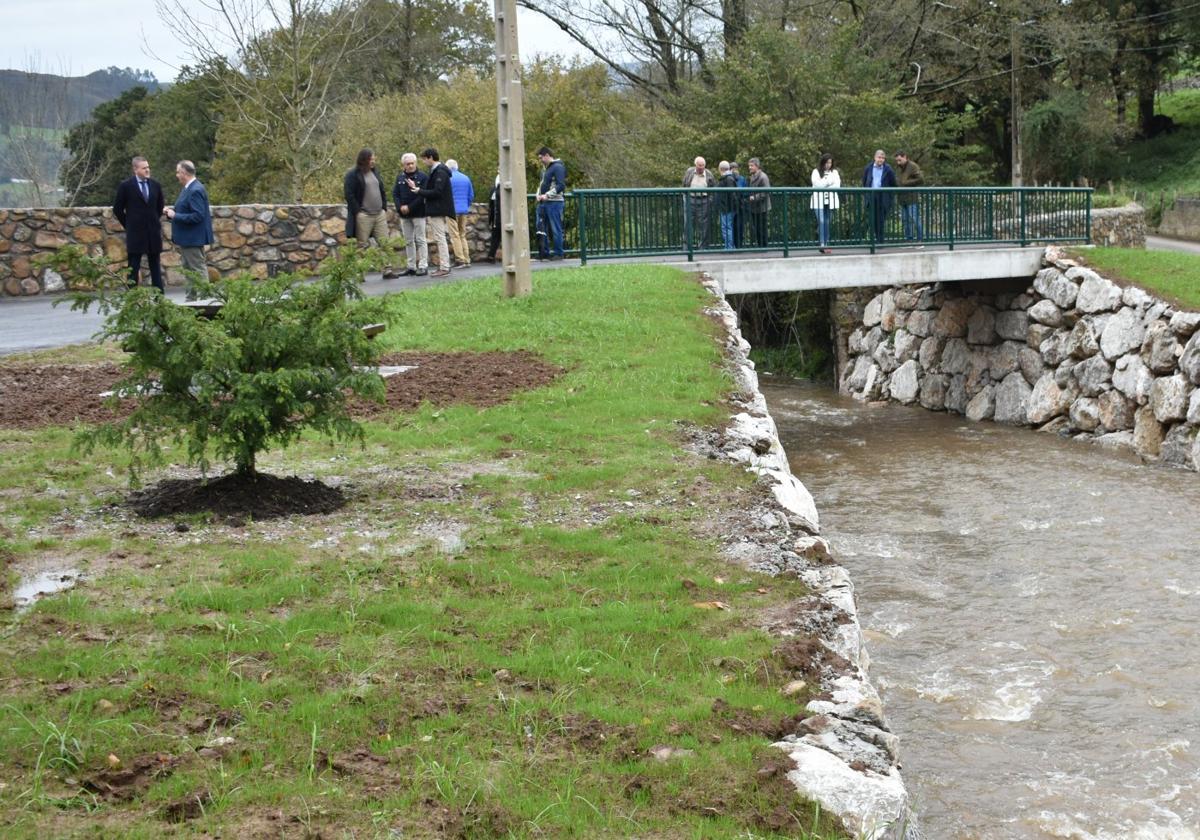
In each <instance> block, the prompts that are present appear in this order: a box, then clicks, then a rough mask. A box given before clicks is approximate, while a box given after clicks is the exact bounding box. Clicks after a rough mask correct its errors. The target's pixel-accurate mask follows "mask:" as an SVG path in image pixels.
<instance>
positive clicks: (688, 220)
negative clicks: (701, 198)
mask: <svg viewBox="0 0 1200 840" xmlns="http://www.w3.org/2000/svg"><path fill="white" fill-rule="evenodd" d="M683 243H684V246H685V247H686V249H687V259H688V262H693V261H694V256H695V255H694V254H693V252H692V200H691V197H690V196H688V195H687V193H684V195H683Z"/></svg>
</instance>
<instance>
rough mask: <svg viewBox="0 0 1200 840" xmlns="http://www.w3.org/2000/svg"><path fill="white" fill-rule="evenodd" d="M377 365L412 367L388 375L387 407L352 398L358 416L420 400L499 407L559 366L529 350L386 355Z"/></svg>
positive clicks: (550, 378)
mask: <svg viewBox="0 0 1200 840" xmlns="http://www.w3.org/2000/svg"><path fill="white" fill-rule="evenodd" d="M379 363H380V364H381V365H415V367H414V368H413V369H412V370H406V371H404V372H403V373H399V374H396V375H395V376H389V377H388V378H387V379H385V380H384V382H385V383H386V385H387V397H386V405H379V404H377V403H372V402H366V401H360V400H356V401H354V402H353V404H352V405H353V407H352V409H351V411H352V413H353V414H354V415H355V416H356V417H371V416H375V415H377V414H381V413H383V412H386V411H412V410H413V409H415V408H417V407H418V406H420V405H421V403H425V402H427V403H430V404H432V405H437V406H443V405H452V404H455V403H466V404H468V405H475V406H479V407H481V408H483V407H487V406H492V405H499V404H500V403H503V402H505V401H507V400H508V399H509V398H510V397H511V396H512V395H513V394H514V393H516V392H517V391H524V390H531V389H533V388H541V387H542V386H543V385H548V384H549V383H551V382H553V381H554V380H555V379H556V378H558V376H559V375H560V374H562V372H563V369H562V368H560V367H558V366H557V365H552V364H550V363H549V362H546V361H544V360H543V359H542V358H541V357H540V356H538V355H537V354H536V353H531V352H529V351H528V350H514V351H500V350H492V351H489V352H486V353H389V354H387V355H385V356H383V357H382V358H381V359H380V360H379Z"/></svg>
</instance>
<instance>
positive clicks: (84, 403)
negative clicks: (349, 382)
mask: <svg viewBox="0 0 1200 840" xmlns="http://www.w3.org/2000/svg"><path fill="white" fill-rule="evenodd" d="M380 364H381V365H395V366H399V365H405V366H411V367H412V369H411V370H406V371H404V372H402V373H398V374H396V375H394V376H389V377H386V378H385V379H384V384H385V386H386V389H387V395H386V398H385V399H386V401H385V402H384V403H382V404H380V403H375V402H370V401H368V400H363V399H358V398H352V399H351V402H350V413H351V414H352V415H353V416H354V417H356V418H359V419H365V418H372V417H380V416H382V415H386V414H388V413H392V412H405V411H413V410H415V409H416V408H418V407H419V406H420V405H421V404H422V403H430V404H432V405H436V406H447V405H453V404H456V403H464V404H467V405H474V406H478V407H480V408H486V407H488V406H494V405H499V404H500V403H503V402H505V401H506V400H508V399H509V398H510V397H511V396H512V395H513V394H514V393H516V392H517V391H521V390H527V389H532V388H539V387H541V386H543V385H546V384H547V383H549V382H552V381H553V380H554V379H555V378H556V377H557V376H558V375H559V374H561V373H562V368H559V367H557V366H556V365H552V364H550V363H548V362H546V361H544V360H543V359H542V358H541V357H540V356H538V355H537V354H535V353H531V352H529V351H525V350H517V351H512V352H504V351H490V352H486V353H390V354H388V355H386V356H384V357H383V358H382V359H380ZM121 376H122V373H121V368H120V367H119V366H118V365H115V364H99V365H27V364H13V365H0V428H6V429H40V428H44V427H46V426H64V425H74V424H98V423H108V422H112V421H113V420H119V419H121V418H122V417H124V416H127V415H128V414H129V413H130V412H131V411H132V410H133V407H134V406H133V401H132V400H130V401H123V402H122V403H120V404H118V405H108V404H106V403H107V400H106V399H105V398H103V397H101V396H100V395H101V394H102V393H104V392H105V391H109V390H111V389H112V387H113V384H114V383H115V382H117V381H118V380H119V379H120V378H121ZM345 503H346V499H345V496H344V495H343V494H342V492H341V491H340V490H338V489H337V488H333V487H328V486H326V485H324V484H321V483H320V482H317V481H303V480H302V479H299V478H295V477H292V478H278V477H275V476H270V475H265V474H262V473H259V474H258V475H254V476H239V475H227V476H224V477H222V478H217V479H185V480H180V479H172V480H167V481H162V482H159V483H158V484H156V485H154V486H153V487H149V488H146V489H144V490H140V491H137V492H135V493H133V494H131V496H130V497H129V499H128V505H129V506H130V507H131V508H132V509H133V510H134V511H136V512H137V513H138V514H140V515H141V516H147V517H161V516H172V515H182V514H188V513H198V512H204V511H207V512H211V513H215V514H218V515H223V516H228V517H235V518H240V517H252V518H254V519H270V518H274V517H279V516H288V515H291V514H297V513H298V514H311V513H329V512H331V511H334V510H337V509H338V508H340V507H342V505H344V504H345Z"/></svg>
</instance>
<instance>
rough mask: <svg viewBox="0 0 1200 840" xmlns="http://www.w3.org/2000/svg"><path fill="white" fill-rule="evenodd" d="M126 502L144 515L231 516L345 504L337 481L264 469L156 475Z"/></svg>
mask: <svg viewBox="0 0 1200 840" xmlns="http://www.w3.org/2000/svg"><path fill="white" fill-rule="evenodd" d="M125 504H126V506H127V507H129V508H130V509H131V510H132V511H133V512H134V513H136V514H138V515H139V516H144V517H146V518H147V519H156V518H158V517H161V516H176V515H186V514H189V513H202V512H210V513H215V514H217V515H218V516H225V517H228V518H230V519H240V518H242V517H244V516H253V517H254V518H255V519H259V520H261V519H275V518H277V517H280V516H291V515H292V514H301V515H305V514H314V513H333V512H334V511H335V510H337V509H338V508H340V507H342V506H343V505H344V504H346V496H345V494H344V493H342V491H341V490H339V489H338V488H336V487H330V486H329V485H328V484H322V483H321V482H320V481H305V480H304V479H302V478H298V477H296V476H290V477H288V478H279V477H278V476H274V475H268V474H267V473H257V474H255V475H240V474H238V473H231V474H229V475H226V476H222V477H220V478H213V479H203V478H178V479H167V480H166V481H160V482H158V483H157V484H155V485H153V486H151V487H147V488H145V489H144V490H135V491H134V492H133V493H130V494H129V497H128V498H127V499H126V500H125Z"/></svg>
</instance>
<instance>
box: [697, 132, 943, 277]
mask: <svg viewBox="0 0 1200 840" xmlns="http://www.w3.org/2000/svg"><path fill="white" fill-rule="evenodd" d="M895 161H896V166H895V168H894V169H893V168H892V167H891V166H889V165H888V162H887V154H886V153H885V152H884V151H883V149H878V150H876V152H875V156H874V159H873V160H872V162H871V163H868V164H867V166H866V168H864V169H863V173H862V179H861V184H860V185H861V186H862V187H866V188H868V189H876V190H881V192H880V193H879V194H878V196H877V198H876V199H875V200H874V201H873V202H872V209H871V225H872V231H873V233H874V236H875V240H876V241H882V240H883V238H884V230H885V227H886V225H887V218H888V215H889V214H890V213H891V209H892V193H890V192H887V190H888V189H892V188H897V187H900V188H904V187H920V186H923V185H924V183H925V177H924V175H923V173H922V172H921V168H920V167H919V166H918V165H917V163H916V161H914V160H911V159H910V158H909V157H908V154H907V153H906V152H903V151H898V152H896V156H895ZM747 166H748V168H749V170H750V177H749V179H747V178H746V177H745V176H743V175H742V174H741V172H740V165H739V164H738V162H737V161H725V160H723V161H721V162H720V163H719V164H717V173H718V174H716V175H714V174H713V171H712V170H711V169H710V168H709V167H708V163H707V161H705V159H704V158H703V157H697V158H696V159H695V160H694V161H693V162H692V165H691V166H689V167H688V168H687V169H686V170H685V171H684V173H683V184H682V186H683V188H684V189H688V190H691V189H694V190H697V192H696V193H694V194H692V195H690V196H689V197H688V198H687V200H686V210H687V218H686V220H685V221H686V224H685V237H686V238H687V241H686V242H685V244H690V245H692V246H694V247H696V248H701V249H703V248H707V247H709V240H708V237H709V219H710V210H711V208H712V206H713V205H714V204H715V205H716V208H717V213H718V215H719V220H720V231H721V240H722V244H723V246H724V248H725V250H727V251H732V250H734V249H737V248H741V247H742V245H743V240H744V237H745V231H746V227H747V221H748V222H749V232H750V237H751V241H752V243H753V244H754V245H755V246H757V247H759V248H766V247H767V243H768V225H767V221H768V218H769V215H770V212H771V194H770V192H767V190H769V189H770V187H771V179H770V177H769V176H768V175H767V173H766V172H765V171H764V170H763V167H762V162H761V161H760V160H759V159H758V158H756V157H755V158H750V160H749V161H748V163H747ZM810 180H811V184H812V187H813V188H814V192H813V193H812V196H811V198H810V199H809V207H810V209H811V210H812V212H813V214H814V216H815V217H816V226H817V242H818V247H817V249H818V250H819V251H820V252H821V253H822V254H831V253H833V252H832V250H831V249H830V248H829V243H830V241H831V239H830V229H831V225H832V221H833V214H834V213H836V212H837V210H838V209H839V208H840V206H841V201H840V199H839V198H838V193H837V192H836V190H839V189H841V188H842V176H841V174H840V173H839V172H838V170H837V168H836V167H835V166H834V161H833V155H830V154H824V155H821V158H820V160H819V161H818V162H817V166H816V168H815V169H813V171H812V176H811V179H810ZM715 188H723V189H731V190H732V189H735V188H736V189H740V190H742V191H743V192H740V193H739V192H732V191H731V192H718V193H713V192H710V190H713V189H715ZM747 189H749V190H752V192H749V193H746V192H745V190H747ZM897 198H898V201H899V205H900V218H901V222H902V224H903V229H904V239H905V240H906V241H909V242H912V243H913V244H915V245H916V247H918V248H922V247H924V245H923V244H922V242H923V240H924V231H923V230H922V227H921V206H920V203H919V201H918V198H917V194H916V193H914V192H901V193H899V194H898V196H897Z"/></svg>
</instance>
